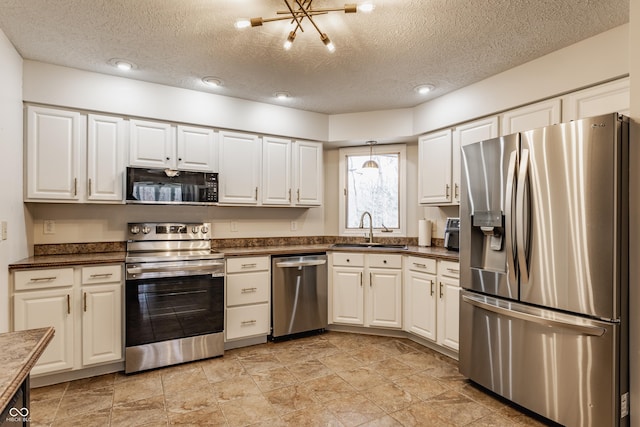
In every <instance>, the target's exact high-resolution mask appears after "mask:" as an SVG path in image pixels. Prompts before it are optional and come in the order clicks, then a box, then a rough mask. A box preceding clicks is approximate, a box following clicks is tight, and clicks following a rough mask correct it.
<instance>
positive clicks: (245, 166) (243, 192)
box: [218, 131, 262, 205]
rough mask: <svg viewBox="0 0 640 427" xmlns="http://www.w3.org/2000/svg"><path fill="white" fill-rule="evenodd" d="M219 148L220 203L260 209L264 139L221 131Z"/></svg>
mask: <svg viewBox="0 0 640 427" xmlns="http://www.w3.org/2000/svg"><path fill="white" fill-rule="evenodd" d="M218 144H219V154H218V160H219V173H220V178H219V181H220V190H219V196H218V201H219V203H220V204H240V205H256V204H257V203H258V200H259V198H258V197H259V194H258V188H259V186H260V184H259V183H260V163H261V162H260V159H261V149H262V146H261V143H260V137H258V136H257V135H251V134H246V133H239V132H227V131H221V132H220V134H219V140H218Z"/></svg>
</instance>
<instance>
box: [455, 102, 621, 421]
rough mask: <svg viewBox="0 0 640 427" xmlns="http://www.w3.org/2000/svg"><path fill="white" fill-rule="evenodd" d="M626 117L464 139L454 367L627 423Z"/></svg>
mask: <svg viewBox="0 0 640 427" xmlns="http://www.w3.org/2000/svg"><path fill="white" fill-rule="evenodd" d="M628 134H629V123H628V119H627V118H625V117H623V116H620V115H618V114H609V115H605V116H600V117H594V118H589V119H584V120H578V121H574V122H570V123H564V124H559V125H555V126H549V127H545V128H540V129H535V130H531V131H527V132H522V133H520V134H514V135H509V136H505V137H501V138H497V139H492V140H488V141H482V142H478V143H475V144H471V145H467V146H464V147H462V165H463V168H462V169H463V173H462V176H463V179H462V196H463V197H462V200H461V206H460V216H461V226H460V233H461V234H460V245H461V251H460V263H461V278H460V283H461V286H462V287H463V288H464V290H463V292H462V293H461V300H460V303H461V306H460V354H459V358H460V365H459V366H460V372H461V373H462V374H463V375H465V376H467V377H469V378H470V379H471V380H473V381H475V382H476V383H478V384H480V385H482V386H484V387H486V388H488V389H490V390H492V391H494V392H496V393H498V394H500V395H502V396H504V397H506V398H507V399H510V400H512V401H513V402H515V403H517V404H519V405H522V406H523V407H525V408H528V409H530V410H532V411H534V412H537V413H539V414H541V415H543V416H545V417H547V418H549V419H551V420H553V421H555V422H558V423H560V424H562V425H565V426H583V427H584V426H593V427H595V426H618V425H628V423H629V417H628V398H629V395H628V391H629V378H628V303H627V298H628V206H627V203H628V202H627V200H628V169H629V165H628V155H627V154H628V145H629V141H628Z"/></svg>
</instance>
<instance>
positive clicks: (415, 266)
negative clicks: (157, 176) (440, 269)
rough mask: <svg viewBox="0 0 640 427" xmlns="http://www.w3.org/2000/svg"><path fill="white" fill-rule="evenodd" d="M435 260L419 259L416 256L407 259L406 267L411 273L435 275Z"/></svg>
mask: <svg viewBox="0 0 640 427" xmlns="http://www.w3.org/2000/svg"><path fill="white" fill-rule="evenodd" d="M436 264H437V263H436V260H435V259H433V258H421V257H417V256H410V257H407V267H409V270H413V271H423V272H425V273H431V274H436V271H437V269H436Z"/></svg>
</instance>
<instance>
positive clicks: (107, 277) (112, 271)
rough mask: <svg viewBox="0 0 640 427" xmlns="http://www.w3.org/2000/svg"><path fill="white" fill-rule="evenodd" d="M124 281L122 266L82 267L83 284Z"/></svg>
mask: <svg viewBox="0 0 640 427" xmlns="http://www.w3.org/2000/svg"><path fill="white" fill-rule="evenodd" d="M120 281H122V266H121V265H97V266H95V267H82V284H83V285H92V284H97V283H114V282H120Z"/></svg>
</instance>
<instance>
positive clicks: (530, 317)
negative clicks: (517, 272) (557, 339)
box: [462, 295, 606, 337]
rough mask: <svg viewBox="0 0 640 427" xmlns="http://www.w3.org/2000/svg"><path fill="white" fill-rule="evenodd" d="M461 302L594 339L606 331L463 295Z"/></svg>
mask: <svg viewBox="0 0 640 427" xmlns="http://www.w3.org/2000/svg"><path fill="white" fill-rule="evenodd" d="M462 301H464V302H466V303H468V304H471V305H473V306H475V307H478V308H481V309H484V310H487V311H491V312H494V313H496V314H501V315H504V316H506V317H512V318H515V319H521V320H524V321H527V322H533V323H537V324H540V325H544V326H557V327H562V328H565V329H570V330H572V331H574V332H577V333H579V334H582V335H591V336H595V337H601V336H603V335H604V334H605V332H606V329H605V328H601V327H598V326H590V325H581V324H577V323H573V322H567V321H564V320H559V319H550V318H546V317H540V316H536V315H535V314H529V313H524V312H522V311H518V310H513V309H508V308H504V307H499V306H496V305H493V304H490V303H487V302H484V301H481V300H478V299H476V298H474V297H472V296H469V295H463V296H462Z"/></svg>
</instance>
